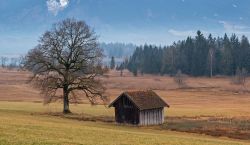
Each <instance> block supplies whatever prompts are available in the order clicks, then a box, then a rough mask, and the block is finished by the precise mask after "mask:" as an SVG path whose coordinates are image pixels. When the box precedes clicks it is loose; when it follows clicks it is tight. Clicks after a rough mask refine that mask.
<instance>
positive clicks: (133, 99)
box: [109, 90, 169, 125]
mask: <svg viewBox="0 0 250 145" xmlns="http://www.w3.org/2000/svg"><path fill="white" fill-rule="evenodd" d="M109 107H115V120H116V122H118V123H129V124H135V125H158V124H162V123H163V122H164V107H169V105H168V104H167V103H166V102H165V101H164V100H163V99H161V97H159V96H158V95H157V94H156V93H155V92H154V91H151V90H149V91H131V92H124V93H122V94H121V95H120V96H119V97H117V98H116V99H115V100H114V101H113V102H112V103H111V104H110V105H109Z"/></svg>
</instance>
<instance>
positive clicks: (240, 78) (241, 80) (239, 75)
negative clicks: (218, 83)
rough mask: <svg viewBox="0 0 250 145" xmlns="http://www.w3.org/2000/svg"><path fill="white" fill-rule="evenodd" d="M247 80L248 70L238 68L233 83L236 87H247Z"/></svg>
mask: <svg viewBox="0 0 250 145" xmlns="http://www.w3.org/2000/svg"><path fill="white" fill-rule="evenodd" d="M246 78H247V70H246V69H245V68H242V69H240V68H237V70H236V72H235V76H234V77H233V79H232V83H233V84H235V85H242V86H245V84H246Z"/></svg>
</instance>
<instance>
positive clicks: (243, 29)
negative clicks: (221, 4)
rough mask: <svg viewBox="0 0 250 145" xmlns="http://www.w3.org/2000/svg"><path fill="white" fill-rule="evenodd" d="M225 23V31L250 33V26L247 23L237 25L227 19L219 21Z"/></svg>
mask: <svg viewBox="0 0 250 145" xmlns="http://www.w3.org/2000/svg"><path fill="white" fill-rule="evenodd" d="M219 23H220V24H222V25H223V27H224V31H225V32H227V33H235V34H250V27H248V26H245V25H236V24H232V23H230V22H227V21H219Z"/></svg>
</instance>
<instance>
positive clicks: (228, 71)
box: [120, 31, 250, 76]
mask: <svg viewBox="0 0 250 145" xmlns="http://www.w3.org/2000/svg"><path fill="white" fill-rule="evenodd" d="M120 68H127V69H128V70H129V71H131V72H133V74H134V75H137V74H144V73H146V74H161V75H164V74H170V75H174V74H176V73H177V72H178V71H179V70H180V71H181V72H182V73H184V74H187V75H190V76H212V75H228V76H230V75H234V74H235V73H236V70H237V69H240V70H242V69H244V70H246V71H247V72H250V44H249V41H248V38H247V37H246V36H242V37H241V38H240V39H239V38H238V37H237V36H236V35H235V34H232V35H231V36H228V35H227V34H225V35H224V37H217V38H214V37H213V36H212V35H211V34H210V35H209V36H208V37H205V36H204V35H203V34H202V33H201V31H197V35H196V36H195V37H194V38H192V37H187V39H186V40H182V41H178V42H174V43H173V44H172V45H170V46H164V47H157V46H152V45H144V46H140V47H137V48H136V50H135V51H134V53H133V55H132V56H131V57H130V58H129V60H128V61H126V62H124V63H122V64H121V66H120Z"/></svg>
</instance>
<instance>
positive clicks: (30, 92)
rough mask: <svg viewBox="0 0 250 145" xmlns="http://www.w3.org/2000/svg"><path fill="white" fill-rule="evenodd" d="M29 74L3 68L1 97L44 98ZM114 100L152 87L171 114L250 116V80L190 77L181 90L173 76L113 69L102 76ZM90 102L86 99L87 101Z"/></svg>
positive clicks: (0, 79)
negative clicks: (234, 81)
mask: <svg viewBox="0 0 250 145" xmlns="http://www.w3.org/2000/svg"><path fill="white" fill-rule="evenodd" d="M29 75H30V74H29V73H27V72H20V71H15V70H12V71H9V70H3V69H0V92H1V95H0V100H5V101H6V100H7V101H32V102H34V101H42V100H43V99H42V97H41V96H40V94H39V91H38V90H35V89H34V88H32V87H31V86H30V85H28V84H26V83H25V82H26V81H27V79H28V76H29ZM101 80H102V81H103V82H104V84H105V87H106V88H107V91H106V92H107V95H108V96H110V97H111V100H113V99H114V98H115V97H116V96H118V95H119V94H120V93H121V92H123V91H127V90H145V89H153V90H155V91H156V92H157V93H158V94H159V95H160V96H161V97H163V98H164V99H165V100H166V101H167V102H168V103H169V104H170V106H171V107H170V109H169V111H168V112H167V113H168V114H169V115H170V116H202V115H209V116H211V115H213V116H229V117H235V116H248V117H250V109H249V108H250V89H249V88H250V79H249V78H248V81H247V84H246V86H245V88H243V87H242V86H237V85H233V84H231V83H230V80H231V79H230V78H227V77H217V78H212V79H210V78H205V77H198V78H188V79H187V85H188V88H185V89H178V86H177V84H175V82H174V81H173V78H171V77H168V76H152V75H144V76H138V77H133V76H132V74H131V73H129V72H128V71H125V72H124V76H123V77H120V73H119V72H116V71H111V72H110V73H109V74H108V77H105V78H101ZM84 102H85V103H87V100H85V101H84Z"/></svg>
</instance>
